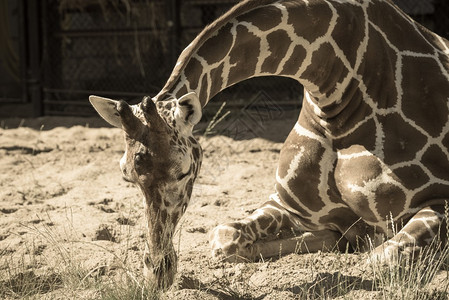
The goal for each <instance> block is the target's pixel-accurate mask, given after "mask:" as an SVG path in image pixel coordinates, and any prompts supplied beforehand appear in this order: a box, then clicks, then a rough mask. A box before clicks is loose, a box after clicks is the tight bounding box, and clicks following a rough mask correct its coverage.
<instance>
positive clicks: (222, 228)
mask: <svg viewBox="0 0 449 300" xmlns="http://www.w3.org/2000/svg"><path fill="white" fill-rule="evenodd" d="M245 240H246V238H245V235H244V234H243V233H242V231H241V230H240V229H237V228H234V227H232V226H228V225H219V226H217V227H215V228H214V229H212V231H211V232H210V234H209V244H210V246H211V248H212V257H213V258H214V259H216V260H223V261H226V262H232V263H237V262H247V261H249V260H252V259H251V258H252V255H251V249H252V247H251V244H252V243H250V242H248V241H245Z"/></svg>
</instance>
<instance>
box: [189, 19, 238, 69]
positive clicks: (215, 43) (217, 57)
mask: <svg viewBox="0 0 449 300" xmlns="http://www.w3.org/2000/svg"><path fill="white" fill-rule="evenodd" d="M231 27H232V24H230V23H229V24H226V25H224V26H223V27H222V28H221V29H220V30H218V33H217V35H215V36H212V37H210V38H209V39H207V40H206V41H205V42H204V44H203V45H202V46H201V47H200V48H199V49H198V55H199V56H201V57H202V58H204V59H205V60H206V62H207V63H208V64H213V63H216V62H219V61H222V60H223V59H224V58H225V57H226V55H228V52H229V50H231V46H232V40H233V37H232V33H231Z"/></svg>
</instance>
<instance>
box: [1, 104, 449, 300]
mask: <svg viewBox="0 0 449 300" xmlns="http://www.w3.org/2000/svg"><path fill="white" fill-rule="evenodd" d="M295 118H296V116H295V113H294V112H293V113H291V114H287V115H283V116H282V117H281V118H277V119H273V120H268V121H265V122H262V123H260V122H259V125H260V126H259V127H257V130H247V131H246V132H244V133H241V134H240V133H239V135H238V136H237V135H236V134H235V132H236V131H233V130H234V129H235V128H237V127H240V128H241V126H242V125H241V124H238V126H236V125H235V124H234V125H232V124H231V125H229V124H227V125H226V126H227V128H228V129H229V128H231V130H228V131H227V133H228V134H227V136H226V135H221V134H216V135H211V136H209V137H204V136H201V132H203V131H204V128H205V126H206V124H202V125H201V126H199V129H198V138H199V140H200V143H201V144H202V146H203V149H204V151H205V157H204V161H203V166H202V170H201V172H200V176H199V178H198V179H197V182H196V185H195V187H194V192H193V195H192V199H191V202H190V205H189V207H188V209H187V212H186V214H185V215H184V217H183V218H182V220H181V222H180V224H179V226H178V228H179V229H178V232H177V234H176V237H175V239H174V243H175V248H176V249H177V251H178V256H179V265H178V274H177V277H176V281H175V284H174V287H173V288H172V289H170V290H169V291H168V292H166V293H165V294H163V296H162V298H166V299H306V298H310V299H312V298H321V297H323V295H325V296H326V297H328V298H341V299H347V298H349V299H354V298H363V299H385V297H384V293H383V291H381V290H379V288H376V286H377V285H376V284H374V282H373V278H372V277H370V276H368V275H367V272H368V271H367V267H366V264H365V259H366V257H364V256H363V255H355V254H348V255H338V254H323V253H315V254H291V255H287V256H284V257H282V258H279V259H275V260H270V261H260V262H255V263H239V264H230V263H223V262H216V261H213V260H212V259H211V256H210V250H209V245H208V240H207V232H208V231H209V230H211V229H212V228H213V227H214V226H216V225H218V224H220V223H225V222H229V221H234V220H238V219H240V218H242V217H244V216H247V215H248V214H249V213H251V212H252V211H253V210H254V209H256V208H257V207H258V206H259V205H261V204H262V203H263V202H264V201H266V200H267V199H268V196H269V195H270V194H271V193H272V192H273V188H274V177H275V176H274V175H275V170H276V163H277V160H278V157H279V151H280V149H281V146H282V141H283V140H284V139H285V138H286V136H287V135H288V132H289V131H290V128H292V126H293V124H294V122H295ZM246 123H248V122H246ZM233 126H234V127H233ZM17 127H18V128H17ZM223 132H224V131H223ZM232 132H234V135H232V134H229V133H232ZM123 150H124V142H123V137H122V132H121V130H119V129H115V128H110V127H109V126H107V125H106V123H104V122H103V121H102V120H100V119H96V118H93V119H74V118H50V117H47V118H41V119H33V120H25V121H23V120H22V121H21V120H3V121H2V123H1V128H0V274H2V275H0V281H1V280H3V281H4V282H5V281H6V280H8V279H7V278H8V277H7V276H17V274H19V272H21V273H23V274H25V273H26V272H28V271H30V272H33V273H32V274H33V276H36V278H37V276H38V275H36V274H45V276H47V277H48V278H50V277H51V275H52V273H51V272H55V271H54V270H58V268H76V267H77V266H76V265H80V266H82V267H83V268H86V269H87V270H91V274H87V275H89V276H90V275H92V274H93V273H96V274H97V275H98V276H106V277H107V276H114V274H115V270H117V269H118V268H120V267H121V266H123V265H126V266H127V267H128V268H129V269H130V270H132V271H134V272H136V273H139V272H140V269H141V268H142V262H141V261H142V260H141V255H142V251H143V247H144V235H143V232H144V231H143V216H142V211H143V210H142V199H141V196H140V194H139V191H138V190H137V189H136V188H135V187H133V186H132V185H131V184H129V183H127V182H125V181H123V180H122V176H121V173H120V170H119V163H118V162H119V159H120V158H121V156H122V154H123ZM65 260H67V261H65ZM17 270H18V271H17ZM368 273H369V272H368ZM23 274H22V275H23ZM87 275H86V276H87ZM445 282H447V274H446V273H445V272H441V274H438V276H437V277H436V278H435V279H434V281H433V284H434V285H435V286H439V285H442V286H443V285H444V283H445ZM343 285H344V287H343ZM56 287H57V288H56ZM73 290H74V289H73V287H68V286H66V285H54V287H52V286H51V287H50V288H48V289H47V290H45V291H43V292H41V293H40V294H39V295H31V296H33V297H36V298H39V299H40V298H42V299H55V298H61V299H67V298H69V299H70V298H73V299H96V297H97V296H98V291H95V290H93V289H92V287H87V288H83V287H82V286H80V287H79V288H77V289H75V290H76V293H75V294H74V292H73Z"/></svg>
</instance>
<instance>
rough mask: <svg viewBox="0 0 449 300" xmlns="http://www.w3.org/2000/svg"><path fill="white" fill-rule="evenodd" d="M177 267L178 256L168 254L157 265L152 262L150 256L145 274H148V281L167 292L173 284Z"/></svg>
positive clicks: (147, 257) (146, 260)
mask: <svg viewBox="0 0 449 300" xmlns="http://www.w3.org/2000/svg"><path fill="white" fill-rule="evenodd" d="M176 266H177V258H176V256H173V255H170V254H167V255H165V256H164V257H162V259H161V260H159V262H157V263H153V262H151V259H150V258H149V256H146V258H145V267H146V270H144V273H146V277H147V279H149V280H150V281H151V282H153V283H154V284H156V285H157V288H158V289H160V290H167V289H168V288H169V287H170V286H171V285H172V284H173V280H174V277H175V274H176V270H177V267H176Z"/></svg>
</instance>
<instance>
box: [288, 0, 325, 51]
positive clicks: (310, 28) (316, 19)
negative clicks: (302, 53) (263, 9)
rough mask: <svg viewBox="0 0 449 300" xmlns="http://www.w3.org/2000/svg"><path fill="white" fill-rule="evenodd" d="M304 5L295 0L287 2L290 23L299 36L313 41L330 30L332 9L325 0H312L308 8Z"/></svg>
mask: <svg viewBox="0 0 449 300" xmlns="http://www.w3.org/2000/svg"><path fill="white" fill-rule="evenodd" d="M303 5H304V4H303V3H297V2H293V1H292V2H287V3H285V6H286V7H287V9H288V10H289V16H288V24H291V25H292V26H293V28H294V31H295V33H296V34H297V35H298V36H301V37H303V38H305V39H306V40H307V41H308V42H310V43H312V42H314V41H315V40H316V39H317V38H318V37H321V36H323V35H325V34H326V32H327V31H328V29H329V23H330V21H331V19H332V11H331V9H330V7H329V6H328V5H327V4H326V3H324V2H323V1H316V0H310V1H309V5H308V7H307V9H304V7H303Z"/></svg>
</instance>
